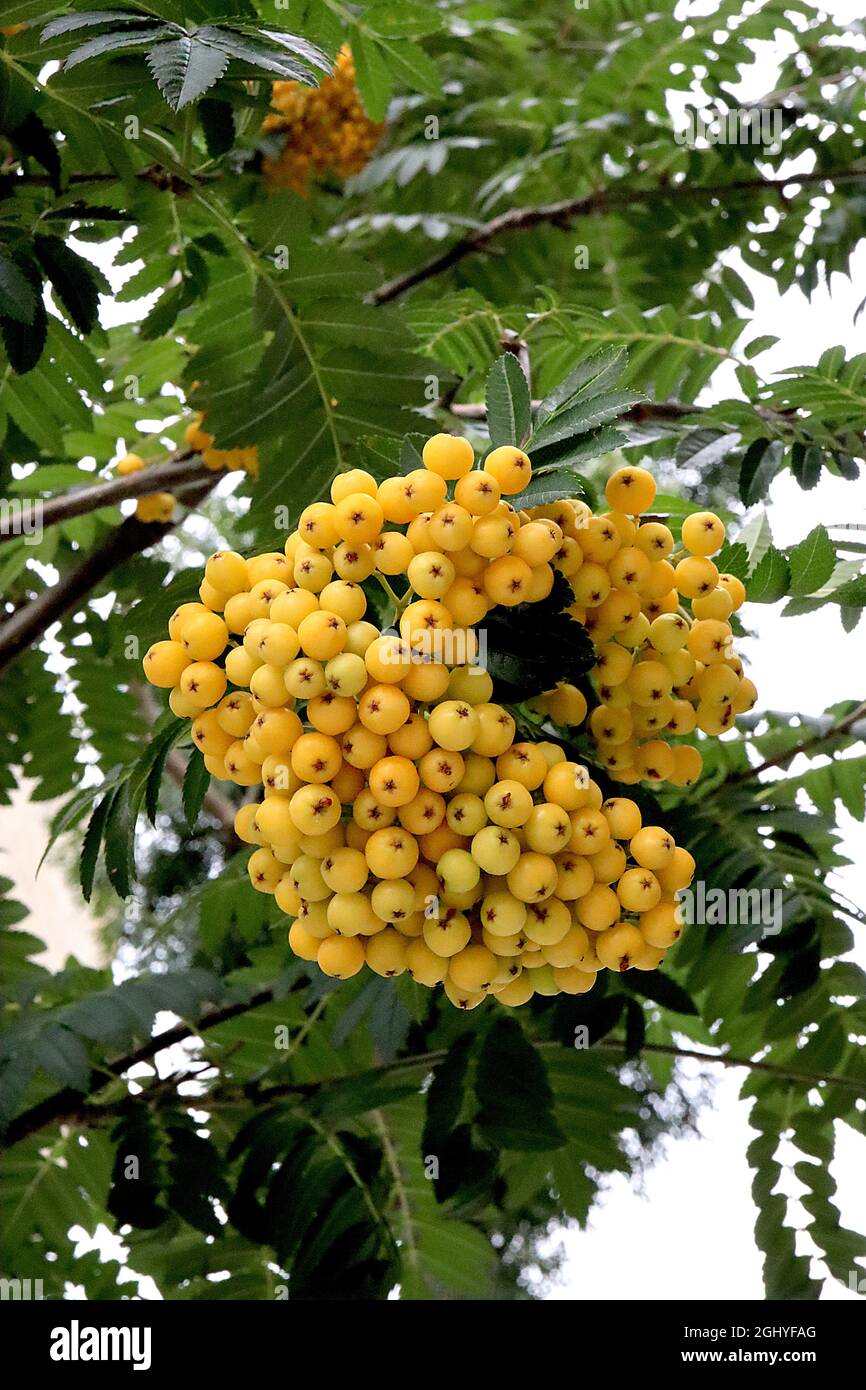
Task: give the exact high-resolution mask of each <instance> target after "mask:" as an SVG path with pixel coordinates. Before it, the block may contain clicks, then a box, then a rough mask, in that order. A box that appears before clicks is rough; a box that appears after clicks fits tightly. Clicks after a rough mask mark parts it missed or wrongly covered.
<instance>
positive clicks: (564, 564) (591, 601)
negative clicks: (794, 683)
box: [536, 468, 757, 786]
mask: <svg viewBox="0 0 866 1390" xmlns="http://www.w3.org/2000/svg"><path fill="white" fill-rule="evenodd" d="M655 493H656V485H655V481H654V479H653V477H652V475H651V474H650V473H648V472H647V471H646V469H643V468H620V469H619V470H618V471H617V472H616V473H614V474H613V475H612V477H611V478H610V479H609V480H608V483H607V487H606V497H607V501H608V503H609V506H610V508H611V510H610V511H607V512H605V513H603V514H602V515H600V516H594V515H593V513H592V511H591V510H590V508H589V507H587V505H586V504H585V503H584V502H580V501H563V502H559V503H556V504H554V505H553V506H552V507H550V508H548V509H547V515H548V516H549V517H550V518H551V519H552V520H554V521H555V522H556V523H557V524H558V525H559V527H560V528H561V531H562V535H563V541H562V545H561V547H560V550H559V551H558V553H557V555H556V557H555V561H554V563H555V564H556V565H557V567H558V568H559V569H560V570H561V571H562V572H563V574H565V575H566V576H567V578H568V579H569V582H570V584H571V588H572V592H573V594H574V603H573V604H572V606H571V607H570V608H569V609H568V611H569V613H570V614H571V615H572V616H573V617H574V618H576V619H577V620H578V621H579V622H581V623H582V624H583V625H584V627H585V628H586V629H587V631H588V632H589V634H590V636H591V637H592V639H593V643H594V645H595V648H596V652H597V654H598V661H597V663H596V665H595V667H594V668H593V670H592V672H591V680H592V683H593V686H594V689H595V691H596V693H597V695H598V698H599V704H598V705H597V706H596V707H595V708H594V709H593V710H592V712H591V714H590V716H589V728H590V731H591V733H592V737H593V739H594V741H595V743H596V746H597V749H598V761H599V763H600V764H601V765H602V766H603V767H604V768H605V769H606V770H607V771H608V772H609V774H610V775H611V777H612V778H613V779H614V780H616V781H619V782H625V783H629V784H633V783H636V782H643V781H646V782H672V783H674V784H675V785H676V786H688V785H689V784H690V783H692V782H694V781H695V780H696V778H697V777H698V776H699V775H700V771H701V766H702V759H701V755H700V753H699V751H698V749H697V748H695V747H694V746H693V745H692V744H688V743H678V744H672V743H671V742H670V741H669V740H670V739H671V738H680V737H682V736H684V735H689V734H691V733H693V731H694V730H695V729H699V730H701V731H702V732H703V733H705V734H709V735H716V736H718V735H721V734H723V733H725V732H726V731H727V730H728V729H730V728H732V727H733V725H734V721H735V717H736V715H738V714H741V713H743V712H744V711H746V710H749V709H751V708H752V706H753V705H754V703H755V700H756V698H757V691H756V689H755V686H754V685H753V683H752V681H751V680H749V679H748V677H746V676H744V674H743V664H742V662H741V661H740V659H739V657H737V656H736V655H735V654H734V651H733V633H732V629H731V625H730V622H729V621H728V620H729V619H730V617H731V614H732V613H735V612H736V611H737V609H738V608H739V607H740V606H741V605H742V603H743V602H744V600H745V597H746V591H745V588H744V586H743V584H742V582H741V581H740V580H739V579H737V578H736V576H734V575H732V574H724V573H721V574H720V573H719V570H718V567H717V565H716V564H714V562H713V560H712V559H711V558H710V557H711V556H712V555H715V554H716V553H717V551H718V550H719V549H720V548H721V546H722V544H723V543H724V540H725V527H724V524H723V523H722V522H721V521H720V520H719V518H718V517H717V516H715V515H714V514H713V513H712V512H694V513H692V514H691V515H689V516H687V517H686V518H685V520H684V521H683V525H682V543H681V546H679V547H677V548H675V542H674V537H673V534H672V532H671V530H670V528H669V527H668V526H667V525H665V523H664V522H663V521H661V520H657V519H655V518H652V517H651V516H650V517H647V516H646V515H645V514H646V513H648V512H649V511H650V509H651V507H652V504H653V501H654V499H655ZM536 705H537V707H539V708H540V709H541V710H542V711H544V712H545V713H547V714H549V716H550V717H551V718H552V719H553V720H554V722H556V723H561V724H579V723H581V722H582V720H583V718H584V717H585V715H586V702H585V701H584V700H583V697H582V696H581V695H580V692H579V691H578V692H575V694H574V695H570V696H569V697H568V701H567V702H566V700H565V699H564V697H563V695H562V693H561V692H560V693H559V694H558V695H551V696H545V697H542V699H541V700H540V701H537V702H536Z"/></svg>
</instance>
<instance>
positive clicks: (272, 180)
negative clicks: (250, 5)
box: [262, 44, 385, 196]
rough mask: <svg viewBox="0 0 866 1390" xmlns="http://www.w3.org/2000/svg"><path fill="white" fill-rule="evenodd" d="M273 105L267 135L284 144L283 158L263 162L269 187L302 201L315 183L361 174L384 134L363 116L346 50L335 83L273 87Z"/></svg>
mask: <svg viewBox="0 0 866 1390" xmlns="http://www.w3.org/2000/svg"><path fill="white" fill-rule="evenodd" d="M272 100H273V105H274V106H275V107H276V113H275V114H273V115H268V116H266V117H265V120H264V124H263V129H264V130H265V131H266V132H267V133H268V134H272V133H277V134H284V135H285V136H286V143H285V145H284V147H283V149H282V150H281V151H280V153H279V155H277V156H276V157H273V158H270V157H266V158H265V159H264V160H263V162H262V171H263V174H264V178H265V182H266V183H267V184H268V185H269V186H270V187H272V188H291V189H293V190H294V192H295V193H299V194H301V195H302V196H304V195H305V194H306V192H307V189H308V187H309V184H310V182H311V180H313V179H314V178H318V177H320V176H321V175H322V174H325V173H327V172H331V173H334V174H336V175H338V177H340V178H348V177H349V176H350V175H351V174H359V173H360V172H361V170H362V169H363V168H364V167H365V165H366V164H367V163H368V162H369V159H370V156H371V155H372V153H373V151H374V149H375V148H376V146H377V145H378V143H379V141H380V140H381V138H382V132H383V131H384V129H385V127H384V125H380V124H379V123H377V122H376V121H371V120H370V118H369V116H368V115H367V113H366V112H365V110H364V107H363V105H362V103H361V98H360V97H359V95H358V89H357V87H356V85H355V64H354V62H353V60H352V54H351V50H350V49H349V48H348V47H347V46H346V45H345V44H344V45H343V47H342V48H341V49H340V52H339V53H338V54H337V61H336V63H335V65H334V73H333V76H332V77H326V78H325V79H324V81H323V82H321V83H320V84H319V86H318V87H302V86H301V85H300V83H298V82H275V83H274V84H273V97H272Z"/></svg>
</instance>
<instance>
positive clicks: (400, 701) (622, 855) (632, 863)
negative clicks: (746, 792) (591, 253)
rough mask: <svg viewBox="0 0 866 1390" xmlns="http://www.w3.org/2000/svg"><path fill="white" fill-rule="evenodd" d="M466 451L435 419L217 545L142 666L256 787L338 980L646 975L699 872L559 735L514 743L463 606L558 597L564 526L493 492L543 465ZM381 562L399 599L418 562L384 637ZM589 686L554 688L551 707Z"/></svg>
mask: <svg viewBox="0 0 866 1390" xmlns="http://www.w3.org/2000/svg"><path fill="white" fill-rule="evenodd" d="M474 462H475V458H474V453H473V450H472V447H471V445H470V444H469V443H468V442H467V441H466V440H464V439H460V438H456V437H453V436H450V435H436V436H434V437H433V438H432V439H430V440H428V441H427V443H426V445H425V447H424V451H423V463H424V467H423V468H419V469H417V470H415V471H414V472H412V473H409V474H408V475H406V476H401V477H393V478H387V479H386V480H385V481H384V482H381V483H378V484H377V483H376V481H375V479H374V478H373V477H372V476H371V475H370V474H368V473H366V472H364V471H363V470H359V469H355V470H352V471H351V472H347V473H343V474H341V475H340V476H339V477H337V478H336V479H335V480H334V483H333V484H332V487H331V500H330V502H327V503H325V502H318V503H313V504H312V505H311V506H309V507H307V508H306V509H305V511H304V512H303V513H302V515H301V517H300V521H299V525H298V529H297V530H296V531H294V532H293V533H292V535H291V536H290V537H289V538H288V540H287V541H286V544H285V548H284V551H283V552H282V553H280V552H275V553H270V554H265V555H258V556H254V557H252V558H251V559H244V558H243V557H242V556H240V555H238V554H235V553H234V552H218V553H217V554H215V555H212V556H211V558H210V559H209V560H208V562H207V565H206V567H205V577H204V581H203V583H202V585H201V588H200V591H199V596H200V599H201V602H200V603H188V604H184V605H182V606H181V607H180V608H179V609H178V610H177V611H176V612H175V613H174V614H173V615H172V618H171V620H170V622H169V640H168V641H165V642H158V643H156V644H155V646H153V647H151V649H150V650H149V651H148V653H147V655H146V656H145V660H144V668H145V672H146V673H147V676H148V679H149V680H151V681H152V683H153V684H155V685H159V686H163V687H166V688H169V689H170V691H171V693H170V696H169V704H170V706H171V708H172V710H173V711H174V712H175V713H176V714H177V715H179V716H181V717H189V718H191V719H192V737H193V740H194V742H195V744H196V745H197V746H198V747H199V748H200V749H201V751H202V753H203V755H204V759H205V763H206V765H207V767H208V769H209V771H210V772H211V773H212V774H213V775H215V776H217V777H222V778H226V779H228V780H230V781H232V782H235V783H236V784H238V785H240V786H249V787H253V786H256V787H258V786H261V787H262V788H263V799H262V800H261V801H259V802H255V803H252V802H251V803H249V804H247V805H245V806H243V807H242V808H241V809H240V811H239V812H238V814H237V819H236V830H237V833H238V835H239V837H240V838H241V839H242V840H243V841H245V842H246V843H248V844H251V845H254V846H256V848H255V850H254V852H253V854H252V855H251V857H250V861H249V872H250V878H251V881H252V883H253V885H254V887H256V888H257V889H259V890H260V891H263V892H267V893H273V894H274V895H275V898H276V901H277V903H278V904H279V906H280V908H281V909H282V910H283V911H285V912H286V913H287V915H288V916H290V917H292V918H294V919H295V920H294V922H293V924H292V926H291V928H290V932H289V940H290V943H291V945H292V948H293V950H294V951H295V952H296V954H298V955H299V956H301V957H302V958H304V959H306V960H311V961H312V960H315V961H317V962H318V964H319V966H320V967H321V969H322V970H323V971H324V972H325V973H326V974H328V975H332V976H336V977H339V978H346V977H348V976H351V975H354V974H356V973H357V972H358V971H360V970H361V969H362V967H363V966H364V965H365V964H366V965H367V966H369V968H370V969H371V970H373V971H374V972H376V973H378V974H381V975H385V976H395V975H400V974H402V973H403V972H404V971H408V972H409V973H410V974H411V975H412V977H413V978H414V979H415V980H417V981H418V982H419V983H421V984H424V985H428V986H431V987H432V986H434V985H436V984H440V983H441V984H443V986H444V988H445V991H446V993H447V995H448V997H449V999H451V1001H452V1002H453V1003H454V1004H455V1005H457V1006H458V1007H461V1008H472V1007H474V1006H475V1005H476V1004H478V1003H481V1002H482V1000H483V999H484V997H485V996H486V995H487V994H489V993H493V994H496V995H497V997H498V998H499V999H500V1001H501V1002H502V1003H505V1004H520V1003H524V1002H526V1001H527V1000H528V999H529V998H531V997H532V995H533V994H534V993H540V994H557V993H560V992H565V993H572V994H576V993H582V992H585V991H586V990H588V989H590V988H591V987H592V985H593V983H594V980H595V975H596V973H597V971H598V970H600V969H602V968H603V967H607V968H609V969H615V970H623V969H627V968H629V967H630V966H635V967H637V968H641V969H654V968H655V967H656V966H657V965H658V964H659V962H660V960H661V959H662V956H663V954H664V951H665V949H666V948H667V946H669V945H670V944H671V943H672V942H673V941H674V940H675V939H676V936H677V935H678V934H679V924H678V921H677V919H676V903H675V899H674V894H675V892H676V890H677V888H679V887H684V886H686V885H687V883H688V882H689V881H690V878H691V874H692V872H693V869H694V864H693V861H692V860H691V856H689V855H688V854H687V853H686V851H684V850H682V849H678V848H677V846H676V845H675V844H674V841H673V838H672V837H671V836H670V835H669V834H668V833H667V832H666V831H665V830H663V829H662V828H660V827H654V826H650V827H643V826H642V825H641V816H640V812H639V810H638V808H637V806H636V805H635V804H634V802H631V801H627V800H624V799H620V798H616V799H614V800H612V801H609V802H603V798H602V792H601V790H600V789H599V787H598V785H597V784H596V783H595V782H593V781H592V780H591V778H590V776H589V773H588V771H587V769H586V768H585V767H582V766H580V765H579V764H577V763H574V762H569V761H568V760H567V759H566V756H565V753H564V752H563V750H562V748H560V747H559V745H557V744H555V743H551V742H542V743H534V742H523V741H520V740H519V739H518V740H517V741H515V734H516V725H515V720H514V718H513V716H512V714H511V713H510V712H509V711H508V710H507V709H506V708H505V707H504V706H502V705H500V704H497V703H495V702H493V701H492V698H491V697H492V694H493V683H492V680H491V679H490V676H489V674H488V673H487V672H486V671H484V670H482V669H481V668H480V667H478V666H476V665H474V664H473V663H474V660H475V657H476V655H477V651H478V641H477V636H476V634H475V632H474V631H473V625H474V624H476V623H478V622H480V621H481V620H482V619H483V617H484V616H485V614H486V613H487V611H488V610H489V608H490V607H492V606H494V605H496V604H504V605H505V606H506V607H507V606H515V605H516V604H518V603H522V602H527V601H530V602H531V601H533V600H538V599H541V598H544V597H546V596H547V594H548V593H549V592H550V590H551V588H552V586H553V579H554V574H553V568H552V563H553V562H554V561H555V559H556V556H557V554H558V553H559V552H560V550H561V549H562V546H563V534H562V531H561V528H560V527H559V525H558V524H557V523H556V522H555V521H552V520H551V519H549V518H548V517H537V518H534V517H532V516H531V515H530V514H529V513H527V512H517V511H515V509H514V508H513V507H512V506H510V504H509V503H508V502H506V501H505V500H504V497H503V494H504V495H505V496H513V495H516V494H517V493H519V492H521V491H522V490H523V489H524V488H525V486H526V485H527V484H528V482H529V481H530V478H531V465H530V462H529V459H528V458H527V456H526V455H525V454H524V453H523V452H522V451H521V450H520V449H516V448H511V447H503V448H499V449H494V450H493V451H492V452H491V453H490V454H488V456H487V458H486V459H485V462H484V466H483V468H480V469H475V468H474V467H473V465H474ZM449 483H452V484H453V494H454V496H453V499H452V500H449V498H448V486H449ZM397 527H403V528H405V530H398V529H396V528H397ZM373 574H377V575H378V576H380V577H381V579H382V582H383V584H384V586H385V587H387V588H388V589H389V592H393V591H391V590H390V585H389V584H388V576H394V575H396V574H406V575H407V576H408V579H409V588H408V589H407V591H406V593H405V594H404V595H403V596H402V597H401V598H400V599H399V600H398V602H397V610H398V611H397V627H396V629H395V630H393V631H387V632H381V631H380V630H379V628H378V627H376V626H375V625H374V624H373V623H371V622H369V621H368V620H367V618H366V612H367V599H366V595H365V593H364V590H363V589H362V587H361V583H362V582H363V581H364V580H366V579H368V578H369V577H370V576H371V575H373ZM229 685H231V687H232V688H231V689H229ZM578 695H579V692H577V691H575V690H572V688H571V687H565V686H563V687H561V688H559V689H558V690H557V691H555V692H553V693H552V694H551V696H550V700H551V701H552V702H553V703H554V705H555V707H556V708H557V710H558V712H559V713H560V714H561V715H563V716H564V715H565V714H566V713H567V712H568V711H567V709H566V708H565V706H566V705H567V704H568V702H569V701H573V699H574V697H575V696H578ZM557 702H560V703H561V704H562V708H560V707H559V704H558V703H557ZM619 842H623V843H619ZM629 856H630V857H629Z"/></svg>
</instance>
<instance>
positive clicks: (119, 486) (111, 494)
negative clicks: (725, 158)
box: [0, 450, 213, 545]
mask: <svg viewBox="0 0 866 1390" xmlns="http://www.w3.org/2000/svg"><path fill="white" fill-rule="evenodd" d="M212 476H213V470H212V469H209V468H206V467H205V465H204V464H203V463H202V462H201V460H200V458H199V456H198V455H197V454H194V453H193V452H192V451H191V450H187V451H186V452H184V453H182V454H177V455H176V456H175V457H174V458H172V459H169V460H168V461H167V462H165V463H157V464H153V465H152V466H151V467H150V468H142V469H141V470H140V472H138V473H130V474H129V475H128V476H127V477H125V478H109V479H107V480H106V481H101V482H98V483H92V484H90V485H89V486H87V487H76V488H72V489H71V490H70V491H69V492H64V493H63V494H62V495H61V496H58V497H49V498H48V499H47V500H46V501H44V502H40V501H39V500H38V499H36V500H34V501H31V502H29V503H26V504H25V505H27V506H28V507H29V509H30V514H31V516H32V517H33V519H34V520H36V521H38V522H39V523H40V525H41V526H43V527H44V526H56V525H57V523H58V522H60V521H70V520H72V518H73V517H76V516H85V515H86V514H87V513H88V512H96V511H99V510H100V508H101V507H112V506H114V505H116V503H118V502H125V501H127V499H128V498H131V497H144V496H146V495H148V494H149V493H151V492H175V491H177V490H179V489H180V488H181V487H183V486H188V485H189V484H190V483H203V482H207V481H208V480H209V479H210V478H212ZM31 477H32V481H33V484H34V485H36V484H38V482H39V472H38V470H37V471H36V473H34V474H32V475H31ZM16 524H17V523H15V522H13V521H12V520H11V518H10V520H9V522H8V523H7V525H6V527H5V529H0V545H3V544H5V543H6V542H8V541H14V540H17V539H18V536H17V535H16V534H15V529H14V527H15V525H16ZM19 530H20V528H19Z"/></svg>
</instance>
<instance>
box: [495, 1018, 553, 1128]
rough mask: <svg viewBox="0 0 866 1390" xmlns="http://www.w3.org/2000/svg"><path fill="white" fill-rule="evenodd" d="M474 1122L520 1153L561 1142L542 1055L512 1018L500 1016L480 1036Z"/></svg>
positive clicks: (551, 1092)
mask: <svg viewBox="0 0 866 1390" xmlns="http://www.w3.org/2000/svg"><path fill="white" fill-rule="evenodd" d="M475 1092H476V1095H477V1097H478V1103H479V1106H480V1109H479V1112H478V1115H477V1116H476V1124H477V1125H478V1127H479V1129H480V1130H481V1131H482V1133H483V1134H484V1135H485V1137H486V1138H487V1139H488V1140H489V1141H490V1142H491V1143H492V1144H495V1145H497V1146H498V1147H500V1148H503V1149H520V1150H522V1151H532V1150H537V1149H540V1150H545V1149H558V1148H559V1147H560V1145H561V1144H564V1143H565V1135H564V1134H563V1133H562V1130H561V1129H560V1127H559V1125H558V1124H557V1122H556V1118H555V1116H554V1113H553V1091H552V1090H551V1087H550V1082H549V1081H548V1078H547V1071H546V1069H545V1066H544V1062H543V1061H542V1058H541V1054H540V1053H539V1052H538V1051H536V1049H535V1048H534V1047H533V1046H532V1044H531V1043H530V1042H529V1041H528V1040H527V1038H526V1035H525V1033H524V1032H523V1029H522V1028H521V1027H520V1024H519V1023H517V1021H516V1020H515V1019H511V1018H502V1019H498V1020H497V1021H496V1023H494V1024H493V1026H492V1028H491V1029H490V1031H489V1032H488V1034H487V1036H486V1037H485V1039H484V1043H483V1045H482V1048H481V1054H480V1056H479V1058H478V1067H477V1070H476V1075H475Z"/></svg>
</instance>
